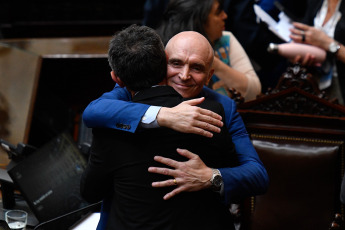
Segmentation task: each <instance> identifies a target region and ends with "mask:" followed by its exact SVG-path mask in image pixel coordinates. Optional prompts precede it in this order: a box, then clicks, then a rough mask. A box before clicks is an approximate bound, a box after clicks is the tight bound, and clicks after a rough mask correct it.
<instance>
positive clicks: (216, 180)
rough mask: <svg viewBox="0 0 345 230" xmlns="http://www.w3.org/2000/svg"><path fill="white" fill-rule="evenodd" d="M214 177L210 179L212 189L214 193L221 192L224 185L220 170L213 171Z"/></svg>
mask: <svg viewBox="0 0 345 230" xmlns="http://www.w3.org/2000/svg"><path fill="white" fill-rule="evenodd" d="M212 173H213V174H212V177H211V179H210V182H211V184H212V186H211V189H212V190H213V191H220V189H221V187H222V185H223V178H222V175H221V174H220V171H219V170H218V169H212Z"/></svg>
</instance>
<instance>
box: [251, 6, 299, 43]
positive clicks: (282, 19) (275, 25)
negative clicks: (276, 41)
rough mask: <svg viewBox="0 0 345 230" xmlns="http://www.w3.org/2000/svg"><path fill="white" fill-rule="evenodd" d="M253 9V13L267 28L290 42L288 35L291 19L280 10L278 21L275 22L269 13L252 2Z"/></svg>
mask: <svg viewBox="0 0 345 230" xmlns="http://www.w3.org/2000/svg"><path fill="white" fill-rule="evenodd" d="M254 11H255V14H256V15H257V16H258V17H259V18H260V20H261V21H263V22H265V23H266V24H267V26H268V28H269V29H270V30H271V31H272V32H273V33H274V34H275V35H277V36H278V37H279V38H281V39H283V40H284V41H285V42H290V41H291V39H290V37H289V35H290V28H292V27H293V25H292V20H291V19H290V18H289V17H288V16H287V15H286V14H284V12H280V14H279V22H276V21H275V20H274V19H273V18H272V17H271V15H269V14H268V13H266V11H264V10H263V9H262V8H261V7H260V6H259V5H256V4H254Z"/></svg>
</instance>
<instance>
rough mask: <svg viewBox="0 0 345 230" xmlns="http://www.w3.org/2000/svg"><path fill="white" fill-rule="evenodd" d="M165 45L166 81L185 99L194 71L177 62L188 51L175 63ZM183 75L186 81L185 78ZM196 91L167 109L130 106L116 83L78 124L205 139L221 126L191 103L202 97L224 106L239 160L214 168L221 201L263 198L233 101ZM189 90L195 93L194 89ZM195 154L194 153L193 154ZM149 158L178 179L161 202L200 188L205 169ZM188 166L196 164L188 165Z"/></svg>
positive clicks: (262, 176) (262, 173) (263, 183)
mask: <svg viewBox="0 0 345 230" xmlns="http://www.w3.org/2000/svg"><path fill="white" fill-rule="evenodd" d="M188 33H189V32H183V33H181V34H180V35H181V36H182V35H187V34H188ZM182 38H183V37H182ZM189 44H193V43H189ZM170 45H173V44H172V43H170V44H169V46H167V47H166V52H167V56H168V73H167V79H168V80H167V83H168V85H170V86H172V87H173V88H174V89H175V90H176V91H178V92H179V93H180V94H182V95H186V94H185V93H184V91H186V92H191V91H192V87H190V86H192V85H193V84H192V83H195V79H196V78H194V77H193V78H191V77H190V76H196V75H195V72H196V70H194V69H195V68H194V69H193V68H188V69H186V68H182V67H184V66H185V60H187V59H184V58H183V56H184V55H183V52H185V53H186V54H188V52H189V51H188V49H189V48H188V47H187V48H188V49H187V50H186V51H182V53H180V52H178V51H177V50H176V55H177V54H181V55H182V58H181V60H178V59H176V58H175V54H174V51H175V49H170V47H172V46H170ZM173 57H174V59H175V60H174V59H173ZM187 64H188V63H187ZM189 66H190V65H189ZM187 67H188V66H187ZM196 67H197V66H196ZM196 69H198V68H196ZM183 71H184V72H183ZM186 74H187V75H188V76H187V77H185V75H186ZM201 83H202V82H201ZM194 89H195V88H194ZM198 89H199V90H200V89H201V92H199V94H198V95H197V96H198V97H202V98H198V99H193V100H189V101H186V102H183V103H181V104H180V105H178V106H175V107H172V108H167V107H160V106H158V107H157V106H150V105H147V104H140V103H133V102H130V101H131V100H132V97H131V94H130V93H129V91H128V90H126V89H125V88H121V87H120V86H119V85H118V84H116V86H115V87H114V89H113V90H112V91H111V92H107V93H105V94H103V95H102V96H101V97H100V98H98V99H96V100H94V101H93V102H91V103H90V104H89V105H88V106H87V108H86V109H85V111H84V113H83V120H84V122H85V124H86V125H87V126H88V127H91V128H94V127H106V128H111V129H115V130H122V131H126V132H130V133H134V132H136V131H140V130H142V129H143V127H144V128H147V127H148V126H150V127H167V128H171V129H174V130H176V131H179V132H184V133H195V134H199V135H203V136H205V137H209V138H211V137H212V136H213V135H214V134H215V133H217V132H219V131H220V128H219V126H221V124H222V122H221V121H220V120H219V115H217V114H215V113H213V112H212V111H209V110H205V109H202V108H200V107H196V106H194V105H196V104H198V103H200V102H201V101H202V100H203V98H208V99H210V100H214V101H217V102H219V103H221V104H222V105H223V107H224V110H225V119H224V120H223V122H224V125H225V127H226V128H227V129H228V132H229V133H230V134H231V137H232V141H233V143H234V144H235V148H236V152H237V156H238V159H239V166H237V167H233V168H229V167H225V168H218V169H219V171H220V173H221V176H222V178H223V190H222V191H223V193H222V195H223V196H222V201H223V202H224V203H226V204H230V203H237V202H240V201H241V200H242V199H244V198H246V197H249V196H255V195H259V194H263V193H264V192H265V191H266V189H267V187H268V181H269V180H268V175H267V172H266V170H265V167H264V166H263V164H262V162H261V161H260V159H259V157H258V155H257V153H256V151H255V149H254V147H253V145H252V143H251V141H250V138H249V135H248V133H247V131H246V128H245V126H244V123H243V121H242V118H241V116H240V114H239V113H238V112H237V111H236V104H235V102H234V101H233V100H231V99H230V98H228V97H225V96H223V95H220V94H218V93H216V92H214V91H213V90H211V89H209V88H207V87H205V86H204V87H203V88H202V84H200V85H198ZM194 92H195V93H196V91H194ZM194 96H195V95H194ZM187 97H189V96H187ZM157 113H158V114H157ZM157 154H158V153H157ZM195 154H198V153H197V152H195ZM189 156H190V158H193V156H194V154H193V153H190V152H189ZM155 159H156V160H158V161H160V162H161V163H164V164H168V165H169V164H170V165H169V166H170V167H169V171H168V172H169V173H170V174H171V175H172V174H173V175H174V177H175V178H177V179H176V180H179V184H178V185H177V186H174V187H171V191H169V192H168V193H167V194H166V195H165V196H164V199H169V198H171V197H173V196H175V195H177V194H179V193H181V192H188V191H197V190H200V189H202V188H203V185H202V184H200V183H198V181H199V180H197V178H201V177H204V176H203V175H204V174H205V175H208V176H209V173H210V170H200V169H199V168H198V167H194V168H193V167H191V166H195V165H198V162H196V161H195V160H193V159H191V160H189V161H187V162H176V161H174V162H171V161H170V160H169V159H165V158H161V157H156V158H155ZM188 162H194V163H196V164H188ZM171 167H173V168H175V171H171ZM165 170H166V169H161V168H160V169H158V168H154V167H153V168H150V171H151V172H156V173H165V172H166V171H165ZM187 175H189V177H187ZM194 182H196V183H194ZM171 185H172V180H167V181H162V182H158V183H154V184H153V186H163V187H164V186H167V187H169V186H171Z"/></svg>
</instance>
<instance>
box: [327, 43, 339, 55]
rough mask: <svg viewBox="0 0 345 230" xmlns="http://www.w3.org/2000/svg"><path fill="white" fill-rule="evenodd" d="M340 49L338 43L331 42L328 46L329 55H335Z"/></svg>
mask: <svg viewBox="0 0 345 230" xmlns="http://www.w3.org/2000/svg"><path fill="white" fill-rule="evenodd" d="M339 49H340V45H339V43H338V42H335V41H334V42H331V43H330V44H329V46H328V51H329V52H330V53H331V54H336V53H337V52H338V51H339Z"/></svg>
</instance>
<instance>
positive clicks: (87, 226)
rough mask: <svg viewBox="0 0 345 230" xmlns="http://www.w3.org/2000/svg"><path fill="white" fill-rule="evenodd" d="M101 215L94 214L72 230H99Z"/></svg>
mask: <svg viewBox="0 0 345 230" xmlns="http://www.w3.org/2000/svg"><path fill="white" fill-rule="evenodd" d="M100 216H101V215H100V213H99V212H98V213H92V214H91V215H89V216H88V217H87V218H86V219H84V220H83V221H82V222H80V223H79V224H78V225H77V226H74V227H73V228H72V229H71V230H95V229H96V228H97V225H98V222H99V218H100Z"/></svg>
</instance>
